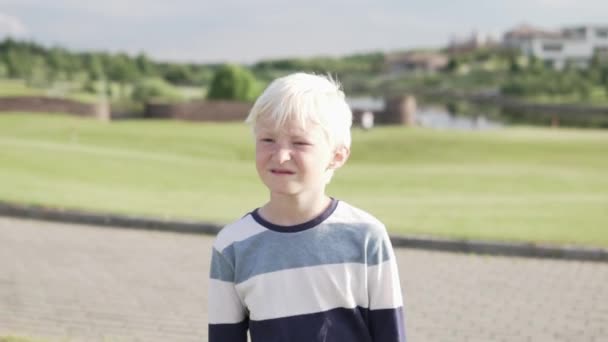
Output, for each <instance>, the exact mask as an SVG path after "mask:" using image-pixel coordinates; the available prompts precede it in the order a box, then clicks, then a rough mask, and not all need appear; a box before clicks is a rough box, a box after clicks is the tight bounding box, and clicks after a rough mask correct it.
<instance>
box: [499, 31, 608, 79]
mask: <svg viewBox="0 0 608 342" xmlns="http://www.w3.org/2000/svg"><path fill="white" fill-rule="evenodd" d="M503 45H504V46H506V47H510V48H518V49H520V50H521V51H522V52H523V53H525V54H527V55H531V56H535V57H538V58H539V59H541V60H543V61H545V63H546V64H548V65H551V66H553V67H554V68H556V69H563V68H564V67H565V66H566V64H568V63H570V64H572V65H573V66H576V67H581V68H584V67H587V66H588V65H589V62H590V61H591V58H592V57H593V56H594V54H596V53H600V54H605V55H608V25H582V26H575V27H566V28H563V29H561V30H559V31H547V30H542V29H538V28H534V27H531V26H528V25H521V26H519V27H517V28H515V29H513V30H511V31H508V32H507V33H505V35H504V37H503Z"/></svg>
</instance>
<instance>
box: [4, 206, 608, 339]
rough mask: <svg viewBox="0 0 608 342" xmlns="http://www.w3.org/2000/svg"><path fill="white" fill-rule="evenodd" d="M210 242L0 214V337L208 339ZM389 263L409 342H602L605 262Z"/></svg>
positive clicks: (403, 254)
mask: <svg viewBox="0 0 608 342" xmlns="http://www.w3.org/2000/svg"><path fill="white" fill-rule="evenodd" d="M211 243H212V237H210V236H204V235H191V234H179V233H169V232H160V231H145V230H133V229H113V228H107V227H95V226H85V225H74V224H59V223H48V222H42V221H31V220H23V219H13V218H3V217H0V336H3V335H11V334H12V335H20V336H34V337H38V338H42V339H44V340H45V341H206V340H207V336H206V330H207V328H206V325H207V318H206V312H205V303H206V300H207V298H206V296H207V275H208V273H209V256H210V248H211ZM396 254H397V258H398V264H399V269H400V272H401V281H402V288H403V291H404V297H405V303H406V329H407V334H408V339H409V341H423V342H427V341H431V342H432V341H457V342H458V341H597V342H599V341H607V340H608V263H594V262H574V261H558V260H547V259H527V258H513V257H490V256H478V255H466V254H454V253H444V252H430V251H423V250H413V249H396Z"/></svg>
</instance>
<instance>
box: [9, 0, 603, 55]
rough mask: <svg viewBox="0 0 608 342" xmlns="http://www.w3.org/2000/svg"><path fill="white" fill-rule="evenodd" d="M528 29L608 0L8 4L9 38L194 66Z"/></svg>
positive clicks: (585, 18)
mask: <svg viewBox="0 0 608 342" xmlns="http://www.w3.org/2000/svg"><path fill="white" fill-rule="evenodd" d="M524 23H526V24H529V25H533V26H538V27H541V28H546V29H559V28H561V27H564V26H576V25H581V24H606V25H608V0H504V1H503V0H458V1H455V0H424V1H420V0H416V1H412V0H401V1H396V0H392V1H389V0H375V1H374V0H368V1H363V0H348V1H338V0H307V1H279V0H258V1H245V0H240V1H235V0H219V1H207V0H157V1H151V0H103V1H102V0H91V1H82V0H0V39H3V38H4V37H7V36H10V37H13V38H16V39H26V40H32V41H35V42H37V43H40V44H43V45H45V46H62V47H65V48H68V49H71V50H73V51H109V52H126V53H128V54H131V55H135V54H137V53H141V52H143V53H145V54H146V55H148V56H150V57H152V58H153V59H155V60H159V61H180V62H195V63H218V62H235V63H246V64H248V63H254V62H256V61H260V60H268V59H278V58H292V57H310V56H342V55H348V54H353V53H365V52H372V51H383V52H390V51H397V50H407V49H413V48H439V47H442V46H445V45H446V44H447V43H448V41H449V39H450V38H451V37H465V36H467V35H470V34H471V33H472V32H474V31H476V32H479V33H480V34H483V35H487V34H490V35H492V36H494V37H496V38H500V37H501V36H502V34H503V33H504V32H505V31H507V30H509V29H512V28H514V27H515V26H517V25H520V24H524Z"/></svg>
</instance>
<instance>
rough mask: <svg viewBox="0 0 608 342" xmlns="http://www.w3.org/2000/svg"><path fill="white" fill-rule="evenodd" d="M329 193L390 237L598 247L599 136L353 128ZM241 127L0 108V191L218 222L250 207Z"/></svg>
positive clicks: (0, 195) (251, 187)
mask: <svg viewBox="0 0 608 342" xmlns="http://www.w3.org/2000/svg"><path fill="white" fill-rule="evenodd" d="M353 141H354V143H353V148H352V156H351V160H350V161H349V162H348V163H347V165H346V166H345V168H343V169H342V170H339V171H338V172H337V173H336V176H335V177H334V180H333V181H332V184H330V186H329V189H328V192H329V193H330V194H331V195H333V196H335V197H337V198H340V199H343V200H346V201H348V202H350V203H352V204H354V205H356V206H360V207H362V208H364V209H366V210H368V211H370V212H371V213H373V214H374V215H376V216H377V217H378V218H379V219H381V220H382V221H383V222H385V223H386V225H387V227H388V229H389V230H390V231H391V232H393V233H408V234H420V235H435V236H449V237H459V238H475V239H496V240H512V241H533V242H552V243H561V244H564V243H573V244H585V245H600V246H608V177H606V171H608V157H607V156H608V133H606V132H603V131H596V130H584V131H583V130H564V129H559V130H552V129H537V128H534V129H532V128H511V129H506V130H501V131H492V132H454V131H431V130H423V129H407V128H403V127H383V128H378V129H375V130H373V131H371V132H362V131H359V130H354V135H353ZM252 142H253V141H252V138H251V135H250V133H249V129H248V128H247V127H246V126H244V125H243V124H238V123H237V124H213V123H199V124H193V123H185V122H174V121H125V122H112V123H100V122H96V121H92V120H88V119H79V118H73V117H66V116H57V115H52V116H51V115H33V114H29V113H12V114H6V113H2V114H0V200H8V201H13V202H19V203H29V204H44V205H50V206H55V207H67V208H81V209H89V210H99V211H106V212H115V213H124V214H141V215H148V216H154V217H173V218H193V219H201V220H208V221H216V222H229V221H232V220H234V219H237V218H239V217H241V216H242V215H243V214H245V213H246V212H248V211H250V210H251V209H253V208H255V207H257V206H259V205H261V204H262V203H263V202H264V200H265V198H266V196H267V194H266V190H265V188H264V187H263V186H262V185H261V184H260V182H259V181H258V180H257V175H256V172H255V167H254V164H253V146H252Z"/></svg>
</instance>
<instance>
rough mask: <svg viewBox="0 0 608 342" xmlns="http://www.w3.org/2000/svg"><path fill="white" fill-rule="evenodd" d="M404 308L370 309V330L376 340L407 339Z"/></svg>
mask: <svg viewBox="0 0 608 342" xmlns="http://www.w3.org/2000/svg"><path fill="white" fill-rule="evenodd" d="M403 322H404V320H403V308H397V309H382V310H370V311H369V325H370V327H369V330H370V332H371V335H372V338H373V340H374V341H400V342H401V341H405V326H404V323H403Z"/></svg>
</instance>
